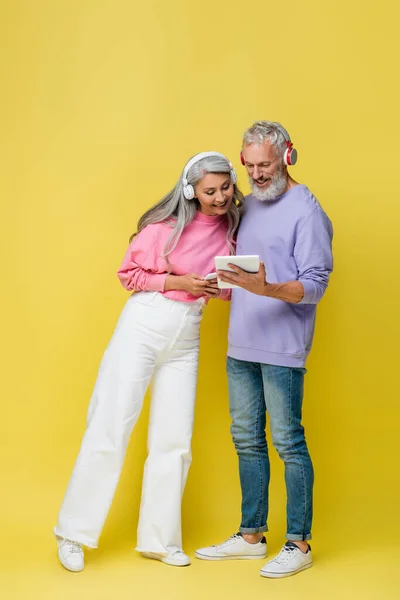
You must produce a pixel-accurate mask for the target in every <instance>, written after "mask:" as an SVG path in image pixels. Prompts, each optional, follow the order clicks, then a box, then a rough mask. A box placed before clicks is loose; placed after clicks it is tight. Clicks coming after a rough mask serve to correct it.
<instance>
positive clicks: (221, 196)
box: [194, 173, 233, 216]
mask: <svg viewBox="0 0 400 600" xmlns="http://www.w3.org/2000/svg"><path fill="white" fill-rule="evenodd" d="M194 192H195V198H197V199H198V201H199V203H200V212H202V213H203V214H204V215H209V216H217V215H225V214H226V213H227V212H228V210H229V207H230V205H231V204H232V199H233V183H232V182H231V178H230V175H229V173H207V174H206V175H204V177H203V178H202V179H200V181H199V182H198V184H197V185H196V187H195V190H194Z"/></svg>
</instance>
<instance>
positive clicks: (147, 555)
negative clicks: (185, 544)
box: [140, 552, 191, 567]
mask: <svg viewBox="0 0 400 600" xmlns="http://www.w3.org/2000/svg"><path fill="white" fill-rule="evenodd" d="M140 554H141V555H142V556H144V557H145V558H153V559H154V560H159V561H160V562H163V563H164V564H165V565H170V566H171V567H188V566H189V565H190V564H191V562H190V560H189V559H188V562H184V563H182V562H174V561H173V560H170V559H169V558H167V557H166V556H162V555H160V554H157V553H155V552H141V553H140Z"/></svg>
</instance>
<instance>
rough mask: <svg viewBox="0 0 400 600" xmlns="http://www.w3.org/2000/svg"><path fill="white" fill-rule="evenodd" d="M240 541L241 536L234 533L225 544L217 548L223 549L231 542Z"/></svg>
mask: <svg viewBox="0 0 400 600" xmlns="http://www.w3.org/2000/svg"><path fill="white" fill-rule="evenodd" d="M239 539H242V536H241V535H239V534H238V533H234V534H233V535H231V537H229V538H228V539H227V540H226V541H225V542H222V544H218V548H223V547H224V546H226V545H227V544H230V543H231V542H233V541H235V540H239Z"/></svg>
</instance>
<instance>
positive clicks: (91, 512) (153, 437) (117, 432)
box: [54, 292, 203, 553]
mask: <svg viewBox="0 0 400 600" xmlns="http://www.w3.org/2000/svg"><path fill="white" fill-rule="evenodd" d="M202 306H203V300H202V299H200V300H197V301H196V302H192V303H185V302H178V301H175V300H169V299H167V298H165V297H164V296H163V295H162V294H158V293H156V292H139V293H136V294H134V295H132V296H131V297H130V298H129V300H128V301H127V303H126V305H125V308H124V310H123V311H122V314H121V316H120V318H119V320H118V323H117V326H116V329H115V332H114V334H113V337H112V339H111V341H110V343H109V345H108V347H107V349H106V351H105V354H104V357H103V359H102V362H101V365H100V369H99V373H98V378H97V381H96V385H95V388H94V391H93V395H92V398H91V401H90V405H89V410H88V419H87V429H86V432H85V434H84V437H83V440H82V445H81V448H80V452H79V455H78V458H77V461H76V464H75V467H74V470H73V473H72V476H71V479H70V482H69V485H68V488H67V492H66V494H65V497H64V501H63V503H62V507H61V510H60V514H59V519H58V524H57V526H56V527H55V529H54V533H55V534H56V535H57V536H60V537H63V538H66V539H69V540H73V541H76V542H80V543H81V544H84V545H85V546H88V547H91V548H96V547H97V544H98V539H99V537H100V533H101V531H102V528H103V525H104V522H105V520H106V517H107V514H108V512H109V509H110V506H111V502H112V499H113V496H114V492H115V489H116V486H117V483H118V480H119V478H120V474H121V470H122V466H123V462H124V458H125V452H126V448H127V445H128V442H129V438H130V435H131V432H132V429H133V427H134V425H135V423H136V421H137V419H138V417H139V414H140V411H141V409H142V405H143V399H144V396H145V393H146V390H147V388H148V386H149V383H150V380H151V379H152V398H151V409H150V422H149V432H148V457H147V461H146V464H145V471H144V479H143V488H142V500H141V507H140V518H139V526H138V545H137V550H140V551H145V552H157V553H166V552H167V551H168V549H170V548H171V547H172V548H181V547H182V532H181V500H182V495H183V491H184V487H185V483H186V479H187V474H188V470H189V466H190V463H191V438H192V430H193V418H194V405H195V396H196V383H197V371H198V353H199V331H200V321H201V314H202Z"/></svg>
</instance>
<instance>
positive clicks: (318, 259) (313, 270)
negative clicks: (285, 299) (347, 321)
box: [294, 208, 333, 304]
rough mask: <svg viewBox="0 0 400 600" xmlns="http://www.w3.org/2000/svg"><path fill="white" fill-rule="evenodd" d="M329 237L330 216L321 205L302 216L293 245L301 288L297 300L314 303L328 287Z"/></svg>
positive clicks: (330, 229)
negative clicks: (302, 292)
mask: <svg viewBox="0 0 400 600" xmlns="http://www.w3.org/2000/svg"><path fill="white" fill-rule="evenodd" d="M332 237H333V230H332V223H331V222H330V220H329V218H328V217H327V215H326V214H325V213H324V211H323V210H322V209H321V208H317V209H314V210H313V211H312V212H311V213H310V214H309V215H308V216H307V217H306V218H305V220H304V222H303V224H302V226H301V228H300V230H299V233H298V235H297V239H296V243H295V248H294V258H295V261H296V265H297V269H298V273H299V275H298V281H300V282H301V283H302V285H303V288H304V296H303V298H302V300H300V302H299V304H317V303H318V302H319V301H320V300H321V298H322V296H323V295H324V292H325V290H326V288H327V287H328V283H329V275H330V274H331V272H332V269H333V258H332Z"/></svg>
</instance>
